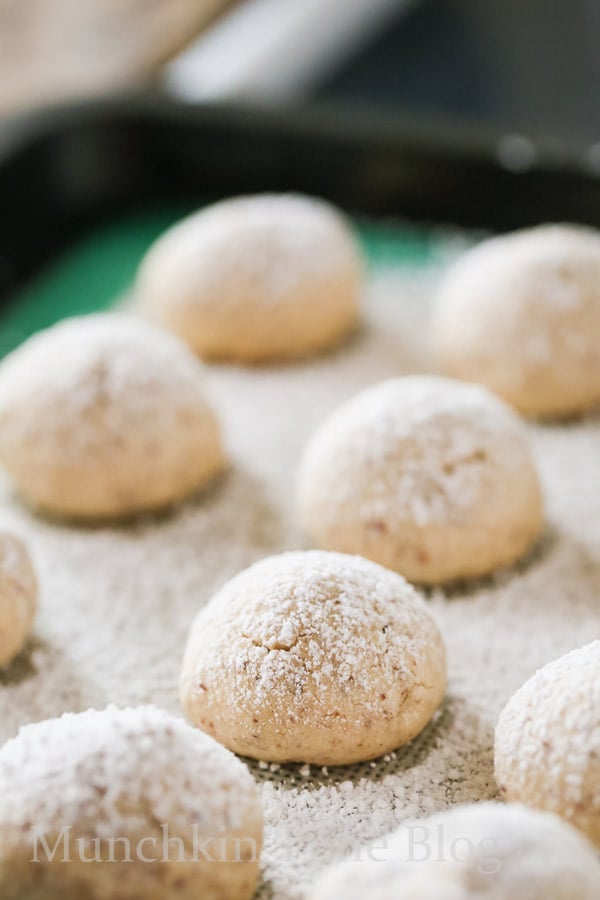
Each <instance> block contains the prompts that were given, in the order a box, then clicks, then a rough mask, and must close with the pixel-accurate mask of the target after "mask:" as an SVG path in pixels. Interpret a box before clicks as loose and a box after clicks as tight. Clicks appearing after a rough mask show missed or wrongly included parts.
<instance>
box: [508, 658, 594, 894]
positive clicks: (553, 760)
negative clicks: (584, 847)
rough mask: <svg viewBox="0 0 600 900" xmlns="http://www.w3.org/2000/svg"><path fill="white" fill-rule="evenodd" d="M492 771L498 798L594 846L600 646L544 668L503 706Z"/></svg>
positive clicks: (561, 659) (556, 661)
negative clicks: (558, 820) (548, 818)
mask: <svg viewBox="0 0 600 900" xmlns="http://www.w3.org/2000/svg"><path fill="white" fill-rule="evenodd" d="M495 767H496V780H497V781H498V786H499V788H500V791H501V792H502V793H503V794H504V796H505V797H507V798H508V799H509V800H518V801H520V802H522V803H526V804H527V805H528V806H533V807H537V808H539V809H546V810H550V811H551V812H554V813H557V814H558V815H560V816H562V817H563V818H564V819H566V820H567V821H568V822H570V823H571V824H572V825H574V826H575V827H576V828H579V829H580V830H581V831H582V832H584V833H585V834H587V835H588V837H590V838H591V840H592V841H594V843H595V844H596V845H597V846H598V847H600V641H594V642H593V643H591V644H587V645H586V646H585V647H581V648H579V649H578V650H574V651H573V652H572V653H567V655H566V656H562V657H561V658H560V659H557V660H555V661H554V662H551V663H548V665H546V666H544V667H543V668H542V669H540V670H539V671H538V672H536V674H535V675H534V676H533V677H532V678H530V679H529V681H527V682H525V684H524V685H523V687H521V688H520V690H518V691H517V693H516V694H515V695H514V696H513V697H512V698H511V699H510V700H509V702H508V703H507V705H506V707H505V708H504V711H503V712H502V715H501V716H500V719H499V721H498V726H497V728H496V749H495ZM598 883H599V885H600V881H599V882H598Z"/></svg>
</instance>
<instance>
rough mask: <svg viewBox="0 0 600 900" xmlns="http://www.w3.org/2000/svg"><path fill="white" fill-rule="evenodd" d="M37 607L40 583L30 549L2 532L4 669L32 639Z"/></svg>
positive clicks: (0, 648) (0, 660)
mask: <svg viewBox="0 0 600 900" xmlns="http://www.w3.org/2000/svg"><path fill="white" fill-rule="evenodd" d="M36 605H37V582H36V578H35V573H34V571H33V566H32V565H31V560H30V558H29V553H28V552H27V548H26V547H25V545H24V544H23V543H22V541H20V540H19V539H18V538H16V537H14V536H13V535H12V534H7V533H6V532H0V667H1V666H6V665H8V663H10V662H12V660H13V659H14V658H15V656H16V655H17V654H18V653H19V652H20V651H21V650H22V648H23V645H24V644H25V641H26V640H27V638H28V637H29V633H30V631H31V626H32V623H33V618H34V616H35V610H36Z"/></svg>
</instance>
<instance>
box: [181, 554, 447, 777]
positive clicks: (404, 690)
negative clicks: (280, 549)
mask: <svg viewBox="0 0 600 900" xmlns="http://www.w3.org/2000/svg"><path fill="white" fill-rule="evenodd" d="M445 686H446V654H445V648H444V643H443V641H442V638H441V636H440V633H439V631H438V628H437V626H436V624H435V622H434V620H433V618H432V617H431V615H430V614H429V612H428V610H427V608H426V606H425V604H424V602H423V601H422V600H421V598H420V597H419V595H418V594H417V593H416V591H415V590H414V589H413V588H412V587H411V586H410V585H409V584H407V583H406V581H405V580H404V579H403V578H401V577H400V576H399V575H396V574H395V573H394V572H389V571H387V570H386V569H383V568H382V567H381V566H377V565H375V564H374V563H371V562H368V561H367V560H365V559H361V558H360V557H358V556H354V557H353V556H346V555H343V554H340V553H323V552H320V551H308V552H296V553H283V554H281V555H279V556H271V557H269V558H267V559H264V560H262V561H261V562H258V563H256V564H255V565H253V566H251V567H250V568H249V569H246V570H245V571H243V572H241V573H240V574H239V575H237V576H236V577H235V578H233V579H232V580H231V581H229V582H228V583H227V584H226V585H225V586H224V587H223V588H222V589H221V590H220V591H219V592H218V593H217V594H216V595H215V597H213V599H212V600H211V602H210V603H209V604H208V605H207V606H206V607H205V608H204V609H203V610H202V611H201V612H200V614H199V615H198V617H197V618H196V621H195V622H194V625H193V626H192V630H191V633H190V637H189V641H188V645H187V649H186V652H185V658H184V662H183V670H182V674H181V701H182V705H183V708H184V710H185V712H186V715H187V716H188V718H189V719H190V720H191V721H192V722H193V723H194V724H195V725H197V726H198V727H199V728H201V729H203V730H204V731H207V732H208V733H209V734H212V735H213V736H214V737H216V738H217V740H218V741H221V743H223V744H225V746H226V747H229V748H230V749H231V750H235V751H236V752H237V753H241V754H243V755H245V756H251V757H253V758H255V759H264V760H270V761H272V762H286V761H292V762H304V763H315V764H317V765H343V764H345V763H354V762H358V761H361V760H366V759H372V758H373V757H376V756H380V755H381V754H383V753H387V752H388V751H390V750H393V749H394V748H395V747H398V746H400V745H401V744H405V743H407V742H408V741H410V740H412V738H414V737H415V735H417V734H419V732H420V731H422V729H423V728H424V727H425V726H426V725H427V723H428V722H429V720H430V719H431V717H432V716H433V714H434V712H435V710H436V709H437V708H438V706H439V705H440V703H441V702H442V700H443V697H444V692H445Z"/></svg>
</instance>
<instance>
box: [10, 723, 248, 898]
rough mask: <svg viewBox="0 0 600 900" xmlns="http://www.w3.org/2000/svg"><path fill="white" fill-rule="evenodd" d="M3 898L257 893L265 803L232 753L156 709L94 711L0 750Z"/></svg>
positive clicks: (42, 726) (37, 728)
mask: <svg viewBox="0 0 600 900" xmlns="http://www.w3.org/2000/svg"><path fill="white" fill-rule="evenodd" d="M0 791H1V793H2V808H1V810H0V891H1V894H2V898H3V900H42V898H43V900H82V898H84V897H85V898H86V900H106V898H111V900H139V898H141V897H144V898H145V900H175V898H177V900H197V898H198V897H202V898H203V900H221V898H223V897H228V898H231V900H247V898H250V897H251V896H252V894H253V892H254V890H255V887H256V882H257V877H258V857H259V854H260V849H261V842H262V811H261V806H260V802H259V797H258V792H257V790H256V787H255V785H254V781H253V779H252V777H251V775H250V774H249V772H248V770H247V769H246V767H245V766H244V765H243V764H242V763H241V762H239V761H238V760H237V759H236V758H235V757H234V756H233V754H231V753H229V752H228V751H227V750H225V749H224V748H223V747H220V746H219V745H218V744H217V743H216V742H215V741H213V740H211V738H209V737H207V736H206V735H204V734H202V733H200V732H199V731H197V730H195V729H193V728H190V726H189V725H186V724H185V723H184V722H182V721H181V720H180V719H177V718H175V717H174V716H171V715H169V714H168V713H165V712H163V711H161V710H158V709H156V708H154V707H138V708H135V709H122V710H119V709H116V708H114V707H110V708H108V709H105V710H103V711H102V712H99V711H97V710H89V711H88V712H85V713H80V714H77V715H73V714H69V715H65V716H63V717H62V718H60V719H51V720H47V721H45V722H40V723H38V724H36V725H28V726H26V727H25V728H23V729H21V731H20V733H19V735H18V736H17V737H16V738H14V739H13V740H12V741H9V742H8V743H7V744H5V745H4V747H2V749H1V750H0Z"/></svg>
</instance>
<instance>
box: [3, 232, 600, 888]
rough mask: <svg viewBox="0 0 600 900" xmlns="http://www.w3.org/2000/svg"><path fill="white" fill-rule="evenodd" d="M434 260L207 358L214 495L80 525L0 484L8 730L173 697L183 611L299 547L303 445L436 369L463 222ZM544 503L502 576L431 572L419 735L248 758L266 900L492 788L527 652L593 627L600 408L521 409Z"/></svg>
mask: <svg viewBox="0 0 600 900" xmlns="http://www.w3.org/2000/svg"><path fill="white" fill-rule="evenodd" d="M436 240H437V241H438V243H437V246H438V247H439V252H436V256H435V259H434V260H433V264H432V265H431V266H427V267H425V268H416V267H414V266H412V265H410V264H405V265H399V266H395V267H388V268H384V269H378V270H376V271H374V272H372V273H371V276H370V280H369V285H368V291H367V298H366V315H365V324H364V327H363V329H362V332H361V333H360V334H358V335H357V336H356V337H355V338H354V339H353V340H352V341H351V342H350V343H348V344H347V345H346V346H344V347H341V348H340V349H339V351H337V352H336V353H334V354H330V355H324V356H322V357H320V358H318V359H315V360H312V361H311V362H306V363H302V364H297V365H293V366H285V367H281V368H277V369H272V368H269V369H251V370H248V369H239V368H236V367H228V366H219V367H213V368H211V369H210V370H209V371H208V381H209V387H210V395H211V399H212V401H213V403H214V406H215V409H218V412H219V419H220V421H221V422H222V426H223V432H224V443H225V444H226V447H227V449H228V451H229V456H230V458H231V459H232V468H231V471H230V473H229V474H228V475H227V476H226V477H225V478H224V479H223V481H222V482H221V484H219V485H216V486H215V487H214V489H212V490H211V491H210V492H209V493H208V494H206V495H204V496H203V497H200V498H196V499H194V500H192V501H190V502H188V503H186V504H184V505H183V506H181V507H180V508H179V509H178V510H176V511H175V512H173V513H172V514H171V515H169V516H167V517H161V518H147V519H145V520H141V521H139V522H137V523H135V524H132V525H130V526H128V527H127V528H106V527H104V528H99V529H74V528H68V527H64V526H59V525H56V524H52V523H49V522H45V521H44V520H42V519H38V518H35V517H33V516H32V515H31V514H30V513H29V512H28V511H27V510H26V509H24V508H23V507H22V506H21V505H20V504H19V503H17V502H16V501H15V500H14V498H13V497H12V496H11V493H10V490H9V489H8V488H7V486H6V485H5V484H3V485H0V489H1V503H0V526H1V527H4V528H7V529H8V530H12V531H14V532H15V533H17V534H19V535H21V536H23V537H24V538H25V539H26V541H27V543H28V546H29V548H30V550H31V553H32V556H33V560H34V564H35V567H36V571H37V573H38V576H39V582H40V609H39V614H38V617H37V620H36V625H35V630H34V637H33V639H32V642H31V643H30V645H29V647H28V649H27V650H26V651H25V652H24V653H23V654H22V655H21V656H20V658H19V659H17V660H16V661H15V662H14V663H13V665H12V666H11V667H10V669H9V670H8V671H7V672H6V673H4V674H2V675H0V735H1V736H2V738H4V739H7V738H10V737H12V736H14V735H15V734H16V732H17V731H18V728H19V726H20V725H22V724H25V723H26V722H28V721H37V720H40V719H43V718H46V717H48V716H53V715H60V714H61V713H62V712H64V711H68V710H83V709H87V708H88V707H89V706H98V707H103V706H105V705H106V704H107V703H110V702H113V703H117V704H119V705H121V706H122V705H126V704H138V703H155V704H157V705H159V706H161V707H165V708H167V709H169V710H170V711H172V712H174V713H177V714H179V702H178V696H177V684H178V677H179V670H180V666H181V657H182V654H183V649H184V644H185V641H186V638H187V634H188V631H189V627H190V625H191V622H192V621H193V619H194V617H195V615H196V614H197V612H198V610H199V609H200V608H201V607H202V605H203V604H204V603H206V602H207V601H208V600H209V598H210V597H211V596H212V595H213V594H214V593H215V592H216V591H217V590H218V589H219V588H220V587H221V586H222V585H223V584H224V583H225V582H226V581H227V580H228V579H229V578H231V577H232V576H233V575H235V574H236V573H237V572H238V571H240V570H241V569H243V568H244V567H246V566H248V565H249V564H250V563H252V562H254V561H255V560H257V559H259V558H261V557H263V556H266V555H268V554H271V553H278V552H281V551H282V550H286V549H292V548H298V547H299V546H302V544H301V536H300V534H299V532H298V528H297V524H296V523H295V522H294V520H293V518H292V517H291V506H292V495H293V490H294V484H295V479H296V471H297V466H298V463H299V460H300V457H301V454H302V451H303V449H304V446H305V443H306V441H307V440H308V438H309V436H310V435H311V434H312V433H313V432H314V430H315V429H316V428H317V427H318V426H319V425H320V424H321V423H322V422H323V421H324V419H325V418H326V417H327V416H328V415H330V414H331V413H332V412H333V411H334V410H335V409H336V408H337V407H338V406H339V405H340V403H343V402H345V401H346V400H348V399H349V398H350V397H352V396H353V395H355V394H356V393H357V391H359V390H362V389H363V388H365V387H367V386H368V385H371V384H375V383H377V382H380V381H382V380H383V379H386V378H391V377H395V376H397V375H403V374H408V373H414V372H426V371H429V370H430V360H429V358H428V355H427V351H426V335H427V321H428V315H429V311H430V303H431V297H432V295H433V293H434V291H435V288H436V286H437V284H438V281H439V277H440V273H441V271H442V269H443V268H444V267H445V265H446V264H447V263H448V261H449V259H450V257H451V256H452V255H453V254H454V253H455V251H456V249H461V248H462V247H463V246H464V241H465V240H466V238H463V237H462V236H460V235H459V239H458V240H457V239H456V237H455V235H450V237H449V238H448V237H447V236H446V235H444V234H440V235H439V236H438V238H436ZM527 430H528V433H529V437H530V438H531V440H532V442H533V448H534V453H535V458H536V463H537V466H538V468H539V470H540V472H541V476H542V480H543V485H544V491H545V501H546V509H547V518H548V532H547V535H546V538H545V540H544V542H543V544H542V545H541V547H540V548H539V550H538V552H537V553H536V555H535V556H534V557H533V558H530V559H528V560H526V561H525V562H524V563H523V564H522V565H520V566H519V567H517V568H516V569H515V570H513V571H511V572H508V573H502V575H500V576H498V577H497V578H494V579H490V580H486V581H482V582H478V583H476V584H472V585H470V586H469V588H468V589H461V590H457V589H454V590H453V591H452V594H451V595H450V596H447V595H446V593H445V592H443V591H441V590H436V591H435V592H434V593H432V594H431V600H430V601H429V602H430V603H431V608H432V610H433V611H434V612H435V615H436V618H437V620H438V623H439V625H440V628H441V629H442V631H443V634H444V639H445V642H446V645H447V648H448V662H449V676H450V678H449V693H448V699H447V701H446V703H445V705H444V707H443V708H442V710H441V712H440V714H439V715H438V716H437V717H436V718H435V720H434V721H433V722H432V723H431V725H430V726H429V727H428V728H426V729H425V731H424V732H422V734H421V735H419V737H418V738H416V739H415V740H414V741H413V742H412V744H410V745H409V746H408V747H405V748H404V749H402V750H399V751H396V752H395V753H391V754H389V755H388V758H387V759H380V760H378V761H377V763H376V765H375V767H374V768H373V767H371V765H369V764H366V765H359V766H350V767H344V768H329V772H328V775H324V774H323V773H322V772H321V770H320V769H319V768H317V767H315V766H311V767H310V776H309V777H303V776H302V775H301V774H300V771H299V767H298V766H282V767H281V768H280V769H279V770H278V771H277V772H271V771H270V770H269V769H266V770H263V769H260V768H259V767H258V766H253V767H252V768H253V772H254V774H255V776H256V778H257V779H259V780H260V781H261V782H262V783H263V791H264V801H265V808H266V819H267V821H266V846H265V851H264V854H263V863H262V865H263V884H262V889H261V893H260V896H261V900H266V898H273V900H298V898H300V897H302V895H303V893H304V891H305V889H306V887H307V886H308V885H309V884H310V883H311V882H312V881H313V880H314V879H315V878H316V877H317V875H318V873H319V871H320V870H321V869H322V868H323V867H324V866H325V865H327V864H328V863H330V862H331V861H332V860H334V859H339V858H341V857H343V856H344V855H345V854H346V853H348V852H349V851H350V850H351V849H352V848H353V847H354V846H355V845H357V844H364V843H366V842H367V841H369V840H371V839H376V838H379V837H380V836H381V835H383V834H385V833H387V832H389V831H391V830H393V829H394V828H396V827H397V826H398V825H399V824H401V823H402V822H403V821H405V820H406V819H409V818H412V817H414V816H417V815H423V814H427V813H432V812H435V811H437V810H443V809H446V808H448V807H450V806H452V805H453V804H455V803H459V802H469V801H473V800H482V799H489V798H493V797H495V796H496V793H497V788H496V784H495V780H494V775H493V733H494V727H495V724H496V720H497V717H498V715H499V714H500V712H501V710H502V708H503V706H504V705H505V703H506V702H507V701H508V699H509V698H510V696H511V694H512V693H513V692H514V691H515V690H517V688H519V687H520V686H521V685H522V684H523V682H524V681H526V679H527V678H529V677H530V676H531V675H532V674H533V673H534V671H535V670H536V668H538V667H540V666H542V665H544V664H546V663H547V662H549V661H550V660H553V659H556V658H557V657H559V656H561V655H562V654H563V653H566V652H568V651H570V650H573V649H574V648H575V647H579V646H581V645H584V644H586V643H589V642H590V641H591V640H594V639H595V638H597V637H598V616H599V612H600V600H599V598H600V563H599V562H598V561H599V560H600V511H599V509H598V499H597V497H598V494H597V490H596V489H595V483H596V482H595V478H596V477H597V476H596V475H595V474H594V473H597V471H598V469H597V467H598V459H599V458H600V419H599V418H598V416H590V417H588V418H587V419H586V420H584V421H581V422H579V423H575V424H571V425H569V426H568V427H561V426H560V425H553V426H550V425H528V426H527Z"/></svg>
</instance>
